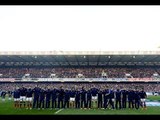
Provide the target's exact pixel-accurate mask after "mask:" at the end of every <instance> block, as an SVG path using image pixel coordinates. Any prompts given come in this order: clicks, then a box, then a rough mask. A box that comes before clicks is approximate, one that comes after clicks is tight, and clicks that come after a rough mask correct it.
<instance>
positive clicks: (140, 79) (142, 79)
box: [128, 78, 154, 81]
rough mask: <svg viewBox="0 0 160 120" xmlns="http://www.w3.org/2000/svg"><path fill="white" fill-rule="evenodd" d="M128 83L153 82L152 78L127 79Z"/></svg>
mask: <svg viewBox="0 0 160 120" xmlns="http://www.w3.org/2000/svg"><path fill="white" fill-rule="evenodd" d="M128 80H129V81H153V80H154V79H153V78H128Z"/></svg>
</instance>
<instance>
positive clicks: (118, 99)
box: [115, 89, 122, 109]
mask: <svg viewBox="0 0 160 120" xmlns="http://www.w3.org/2000/svg"><path fill="white" fill-rule="evenodd" d="M121 94H122V93H121V91H120V90H119V89H117V91H116V105H115V107H116V109H118V106H119V109H121V108H122V104H121V100H122V98H121V96H122V95H121Z"/></svg>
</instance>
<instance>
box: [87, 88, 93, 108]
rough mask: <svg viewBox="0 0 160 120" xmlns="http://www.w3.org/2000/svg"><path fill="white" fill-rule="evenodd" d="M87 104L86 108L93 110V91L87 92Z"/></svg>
mask: <svg viewBox="0 0 160 120" xmlns="http://www.w3.org/2000/svg"><path fill="white" fill-rule="evenodd" d="M86 92H87V103H86V107H87V108H88V109H91V102H92V92H91V90H87V91H86Z"/></svg>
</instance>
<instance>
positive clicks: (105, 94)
mask: <svg viewBox="0 0 160 120" xmlns="http://www.w3.org/2000/svg"><path fill="white" fill-rule="evenodd" d="M109 94H110V90H109V89H105V90H104V91H103V101H104V104H103V107H104V108H105V109H106V108H107V107H108V105H109Z"/></svg>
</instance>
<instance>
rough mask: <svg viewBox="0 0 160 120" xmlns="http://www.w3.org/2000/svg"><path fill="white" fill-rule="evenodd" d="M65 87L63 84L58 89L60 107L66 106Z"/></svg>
mask: <svg viewBox="0 0 160 120" xmlns="http://www.w3.org/2000/svg"><path fill="white" fill-rule="evenodd" d="M64 95H65V92H64V89H63V87H62V86H61V87H60V89H59V90H58V108H64Z"/></svg>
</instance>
